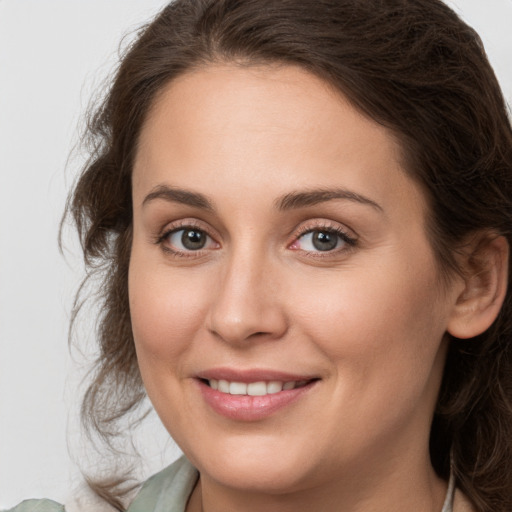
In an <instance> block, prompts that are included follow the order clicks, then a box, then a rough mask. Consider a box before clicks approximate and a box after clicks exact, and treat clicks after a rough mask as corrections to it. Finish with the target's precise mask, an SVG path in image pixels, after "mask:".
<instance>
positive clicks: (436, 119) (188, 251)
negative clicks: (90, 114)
mask: <svg viewBox="0 0 512 512" xmlns="http://www.w3.org/2000/svg"><path fill="white" fill-rule="evenodd" d="M91 136H92V137H93V138H94V140H95V141H96V146H95V150H94V152H93V155H92V157H91V160H90V162H89V163H88V165H87V167H86V168H85V170H84V172H83V174H82V175H81V177H80V179H79V181H78V182H77V185H76V187H75V190H74V191H73V195H72V197H71V201H70V207H69V208H70V212H71V213H72V215H73V216H74V219H75V221H76V224H77V227H78V230H79V233H80V235H81V239H82V243H83V248H84V254H85V258H86V261H87V263H88V264H89V265H90V267H91V268H93V269H99V270H100V271H103V272H104V273H103V276H104V288H103V290H104V310H103V311H104V313H103V316H102V318H101V323H100V346H101V357H100V359H99V361H98V367H97V374H96V378H95V381H94V382H93V384H92V386H91V387H90V388H89V391H88V393H87V395H86V397H85V401H84V408H83V414H84V418H85V419H86V421H88V422H89V424H90V425H93V426H94V428H96V429H97V430H99V431H100V433H102V434H103V435H104V436H105V437H107V438H108V436H109V435H111V433H112V432H115V431H116V425H118V421H119V419H120V418H122V417H123V415H125V414H126V413H128V412H130V411H133V410H134V409H136V407H137V405H138V404H140V402H141V400H142V399H143V397H144V393H145V392H147V394H148V396H149V398H150V400H151V402H152V404H153V406H154V407H155V410H156V411H157V413H158V414H159V416H160V418H161V420H162V422H163V424H164V425H165V427H166V428H167V430H168V431H169V433H170V435H171V436H172V437H173V439H175V440H176V442H177V443H178V445H179V446H180V447H181V448H182V450H183V452H184V454H185V456H186V458H183V459H180V460H179V461H178V462H177V463H175V464H174V465H172V466H171V467H169V468H167V469H166V470H164V471H163V472H162V473H160V474H158V475H156V476H155V477H153V478H152V479H150V480H149V481H148V482H146V484H145V485H144V486H143V487H142V489H141V490H140V492H138V493H137V494H136V497H135V498H134V499H133V500H131V499H130V501H131V505H129V506H128V510H129V512H138V511H145V512H150V511H157V512H160V511H164V510H181V511H185V510H186V511H187V512H197V511H203V512H214V511H231V510H233V511H234V510H245V511H260V510H265V511H288V510H294V511H300V510H308V511H310V510H321V511H325V512H329V511H340V510H343V511H347V512H349V511H370V510H372V511H373V510H394V511H395V510H404V511H405V510H415V511H425V512H426V511H432V512H433V511H436V512H437V511H443V512H447V511H454V512H461V511H467V510H471V511H473V510H474V511H493V512H496V511H502V512H504V511H506V510H510V509H511V507H512V435H511V434H512V432H511V431H512V368H511V364H512V357H511V356H512V348H511V343H510V338H509V336H510V334H509V333H510V307H511V298H510V294H507V284H508V266H509V241H510V237H511V226H512V223H511V212H512V208H511V205H512V202H511V201H512V189H511V186H512V183H511V178H512V129H511V126H510V120H509V118H508V117H507V110H506V106H505V103H504V100H503V98H502V95H501V93H500V90H499V87H498V84H497V82H496V79H495V77H494V74H493V72H492V69H491V68H490V66H489V64H488V62H487V59H486V57H485V53H484V51H483V49H482V45H481V42H480V40H479V38H478V36H477V35H476V34H475V33H474V31H473V30H472V29H470V28H469V27H467V26H466V25H465V24H464V23H463V22H462V21H461V20H460V19H459V18H458V17H457V16H456V15H455V14H454V13H453V12H452V11H451V10H450V9H449V8H448V7H447V6H446V5H445V4H443V3H441V2H440V1H438V0H415V1H405V0H368V1H364V2H361V1H359V0H345V1H342V0H323V1H321V2H319V1H318V0H316V1H312V0H300V1H299V0H245V1H244V2H239V1H238V0H178V1H176V2H173V3H171V4H170V5H169V6H168V7H167V8H166V9H164V11H163V12H162V13H161V14H160V15H159V17H158V18H157V19H156V20H155V21H154V22H153V23H151V24H150V25H149V26H148V27H147V28H146V29H145V30H144V31H143V32H142V33H141V35H140V37H139V39H138V40H137V41H136V42H135V44H134V45H133V46H132V47H131V49H130V50H129V51H128V53H127V54H126V55H125V57H124V59H123V61H122V64H121V66H120V68H119V71H118V73H117V76H116V78H115V80H114V83H113V86H112V88H111V90H110V92H109V95H108V97H107V99H106V101H105V103H104V105H103V106H102V108H101V109H100V110H99V111H98V114H97V116H96V117H95V118H94V122H93V123H92V125H91ZM144 390H145V391H144ZM92 487H93V488H94V489H95V490H96V492H97V493H98V494H100V495H102V496H103V498H104V500H105V501H106V502H108V503H110V505H111V506H113V507H116V508H118V509H123V508H125V507H124V506H123V504H122V496H121V494H120V492H119V489H117V490H116V488H115V487H114V486H113V485H110V483H109V482H103V483H101V482H96V483H94V484H92ZM455 487H457V490H456V491H454V488H455ZM116 492H117V494H116ZM37 506H40V507H47V508H42V510H59V508H58V507H59V506H58V505H53V504H51V503H48V502H46V503H43V504H41V503H39V504H37V503H34V502H32V503H26V504H24V505H21V506H20V507H21V508H19V509H15V510H39V509H37V508H34V507H37ZM23 507H25V508H23Z"/></svg>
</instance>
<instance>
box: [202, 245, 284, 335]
mask: <svg viewBox="0 0 512 512" xmlns="http://www.w3.org/2000/svg"><path fill="white" fill-rule="evenodd" d="M272 267H273V265H272V259H271V258H270V257H269V256H268V254H267V253H266V251H265V250H263V248H262V247H261V246H259V247H255V246H254V243H251V242H250V241H247V240H246V241H245V242H243V241H242V242H240V243H238V244H237V246H236V247H233V249H232V250H231V251H230V253H229V255H227V257H226V260H225V261H224V265H223V268H222V271H221V274H220V276H219V280H218V283H219V289H218V290H217V293H216V294H215V297H214V299H213V302H212V305H211V310H210V319H209V329H210V331H211V332H213V333H215V334H216V335H217V336H219V337H220V338H222V339H223V340H225V341H227V342H230V343H236V342H240V341H244V340H248V339H254V338H256V337H258V338H265V339H270V338H278V337H280V336H282V335H283V334H284V332H285V331H286V318H285V315H284V311H283V309H282V307H281V306H282V305H281V304H280V301H279V299H278V294H276V289H275V286H276V285H277V283H275V278H274V275H275V269H274V268H272Z"/></svg>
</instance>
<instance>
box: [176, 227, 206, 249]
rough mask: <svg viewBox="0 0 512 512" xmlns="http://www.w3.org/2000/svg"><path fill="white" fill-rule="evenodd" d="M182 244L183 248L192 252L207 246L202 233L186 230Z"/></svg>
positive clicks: (182, 237)
mask: <svg viewBox="0 0 512 512" xmlns="http://www.w3.org/2000/svg"><path fill="white" fill-rule="evenodd" d="M181 243H182V244H183V247H186V248H187V249H189V250H191V251H197V250H198V249H202V248H203V247H204V246H205V244H206V237H205V236H204V233H202V232H201V231H196V230H193V229H186V230H185V231H183V235H182V236H181Z"/></svg>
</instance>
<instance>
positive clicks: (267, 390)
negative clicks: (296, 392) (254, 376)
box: [208, 379, 307, 396]
mask: <svg viewBox="0 0 512 512" xmlns="http://www.w3.org/2000/svg"><path fill="white" fill-rule="evenodd" d="M208 383H209V384H210V387H211V388H212V389H215V390H218V391H220V392H221V393H227V394H230V395H249V396H264V395H272V394H274V393H279V392H280V391H288V390H291V389H295V388H298V387H303V386H305V385H306V384H307V381H305V380H301V381H291V382H280V381H277V380H274V381H270V382H263V381H261V382H251V383H249V384H246V383H245V382H229V381H227V380H216V379H210V380H209V381H208Z"/></svg>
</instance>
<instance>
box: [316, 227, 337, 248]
mask: <svg viewBox="0 0 512 512" xmlns="http://www.w3.org/2000/svg"><path fill="white" fill-rule="evenodd" d="M337 243H338V235H336V234H335V233H329V232H328V231H316V232H315V233H313V246H314V247H315V249H317V250H319V251H332V250H333V249H334V248H335V247H336V244H337Z"/></svg>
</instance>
